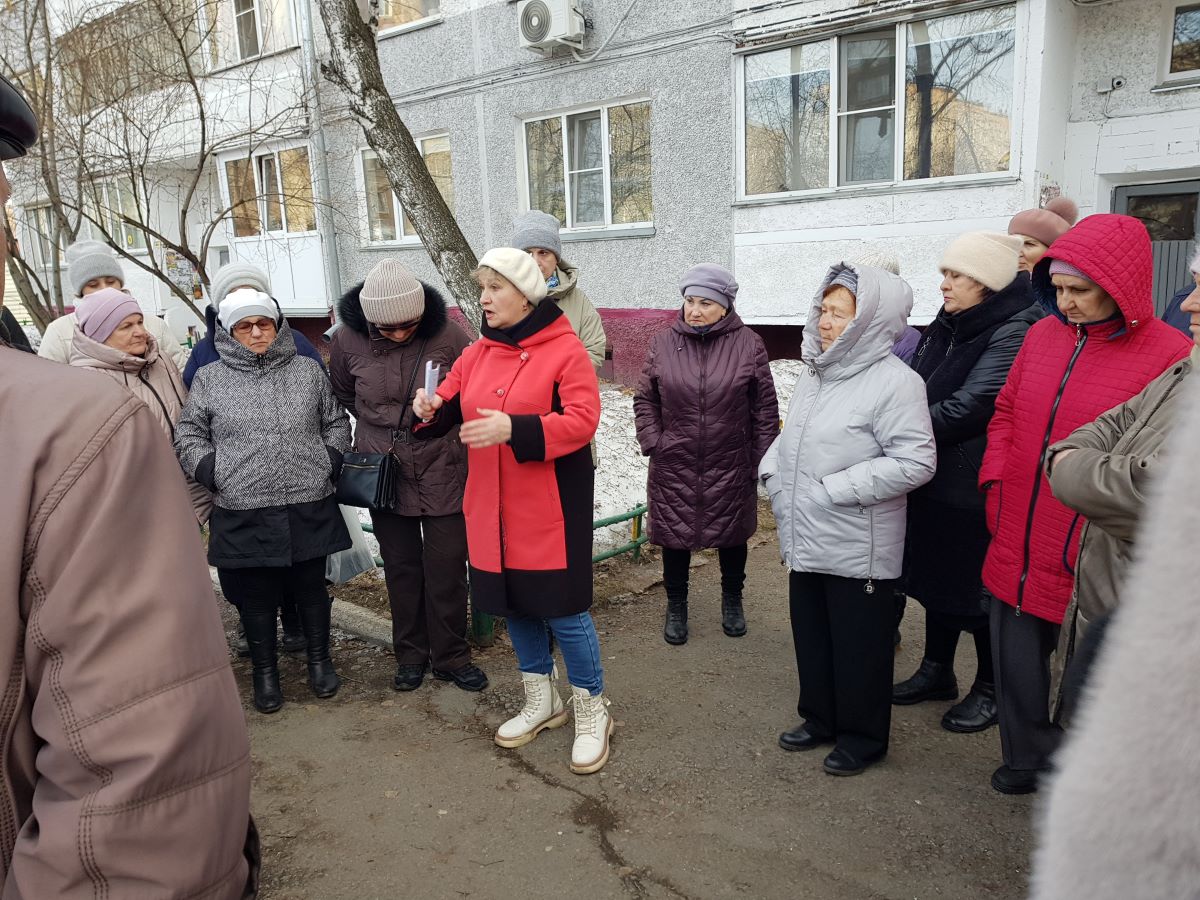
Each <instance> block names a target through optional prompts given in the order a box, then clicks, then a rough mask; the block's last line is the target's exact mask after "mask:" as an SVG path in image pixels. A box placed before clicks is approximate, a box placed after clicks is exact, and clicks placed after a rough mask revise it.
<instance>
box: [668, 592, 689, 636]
mask: <svg viewBox="0 0 1200 900" xmlns="http://www.w3.org/2000/svg"><path fill="white" fill-rule="evenodd" d="M687 603H688V602H687V594H684V595H683V596H682V597H670V596H668V597H667V621H666V623H665V624H664V625H663V640H664V641H666V642H667V643H668V644H676V645H678V644H686V643H687V639H688V627H687V612H688V610H687Z"/></svg>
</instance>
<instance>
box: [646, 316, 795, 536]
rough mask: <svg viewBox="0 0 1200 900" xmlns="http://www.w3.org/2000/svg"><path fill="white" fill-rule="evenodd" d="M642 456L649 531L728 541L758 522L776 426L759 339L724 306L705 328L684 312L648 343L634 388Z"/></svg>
mask: <svg viewBox="0 0 1200 900" xmlns="http://www.w3.org/2000/svg"><path fill="white" fill-rule="evenodd" d="M633 410H634V415H635V417H636V422H637V436H638V443H639V444H640V445H641V448H642V453H643V454H645V455H646V456H649V457H650V477H649V480H648V483H647V492H648V494H649V501H650V530H649V537H650V541H651V542H652V543H655V544H659V545H661V546H663V547H672V548H675V549H678V550H702V549H704V548H707V547H735V546H737V545H738V544H744V543H745V542H746V541H747V540H749V539H750V536H751V535H752V534H754V530H755V529H756V528H757V527H758V494H757V488H756V477H757V472H758V463H759V461H760V460H761V459H762V457H763V454H765V453H766V452H767V448H768V447H770V446H771V442H772V441H774V440H775V438H776V437H777V436H778V435H779V404H778V402H777V401H776V399H775V382H774V380H773V379H772V378H771V368H770V366H768V365H767V350H766V347H764V346H763V342H762V339H761V338H760V337H759V336H758V335H756V334H755V333H754V332H753V331H751V330H750V329H749V328H746V327H745V325H743V324H742V320H741V319H740V318H739V317H738V315H737V313H735V312H730V313H729V315H727V316H726V317H725V318H723V319H721V320H720V321H719V322H717V324H716V325H714V326H713V327H712V328H711V329H710V330H709V331H708V332H707V333H705V334H699V333H698V332H696V331H695V330H694V329H693V328H692V327H691V326H690V325H688V324H686V323H685V322H684V321H683V315H682V313H680V316H679V318H678V319H676V320H675V322H674V324H673V325H672V326H671V327H670V328H669V329H666V330H664V331H662V332H659V334H657V335H656V336H655V338H654V341H653V342H652V343H651V345H650V356H649V358H647V360H646V365H645V367H644V368H643V370H642V377H641V380H640V382H639V383H638V389H637V393H636V394H635V395H634V398H633Z"/></svg>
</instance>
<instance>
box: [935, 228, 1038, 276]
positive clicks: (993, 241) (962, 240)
mask: <svg viewBox="0 0 1200 900" xmlns="http://www.w3.org/2000/svg"><path fill="white" fill-rule="evenodd" d="M1020 257H1021V239H1020V238H1019V237H1017V236H1015V235H1011V234H1000V233H999V232H998V231H968V232H967V233H966V234H960V235H959V236H958V237H956V238H955V239H954V240H952V241H951V242H950V246H949V247H947V248H946V250H945V251H944V252H943V253H942V261H941V262H940V263H938V268H939V269H941V270H942V271H943V272H945V271H947V270H949V271H951V272H958V273H959V274H961V275H967V276H969V277H971V278H974V279H975V280H976V281H978V282H979V283H980V284H982V285H983V286H984V287H986V288H990V289H991V290H993V291H1002V290H1004V289H1005V288H1006V287H1008V286H1009V285H1010V284H1012V281H1013V279H1014V278H1016V277H1017V264H1018V263H1019V261H1020Z"/></svg>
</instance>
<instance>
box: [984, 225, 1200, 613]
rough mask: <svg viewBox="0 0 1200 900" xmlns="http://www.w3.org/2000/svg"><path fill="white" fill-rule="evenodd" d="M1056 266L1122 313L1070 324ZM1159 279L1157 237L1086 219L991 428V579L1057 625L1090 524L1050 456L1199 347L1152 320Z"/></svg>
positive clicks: (1058, 246) (1064, 254)
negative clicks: (1155, 277) (1050, 469)
mask: <svg viewBox="0 0 1200 900" xmlns="http://www.w3.org/2000/svg"><path fill="white" fill-rule="evenodd" d="M1052 258H1053V259H1061V260H1063V261H1064V262H1069V263H1071V264H1072V265H1074V266H1076V267H1078V268H1079V269H1081V270H1082V271H1083V272H1086V273H1087V274H1088V277H1089V278H1091V279H1092V280H1094V281H1095V282H1096V283H1097V284H1098V285H1100V287H1102V288H1104V290H1105V291H1107V292H1108V294H1109V295H1110V296H1112V298H1113V299H1114V300H1116V302H1117V306H1118V308H1119V310H1120V316H1119V317H1118V318H1116V319H1113V320H1110V321H1107V322H1100V323H1097V324H1094V325H1081V326H1076V325H1071V324H1069V323H1068V322H1067V321H1066V319H1065V318H1064V317H1063V316H1062V315H1061V314H1060V313H1059V312H1058V309H1057V306H1056V305H1055V300H1054V297H1055V291H1054V286H1053V284H1051V281H1050V274H1049V269H1050V260H1051V259H1052ZM1152 271H1153V263H1152V258H1151V251H1150V239H1149V236H1148V235H1147V234H1146V229H1145V228H1144V227H1143V225H1142V224H1141V223H1140V222H1138V221H1137V220H1136V219H1133V218H1130V217H1129V216H1120V215H1110V214H1102V215H1095V216H1088V217H1087V218H1086V219H1084V220H1083V221H1082V222H1080V223H1079V224H1078V225H1076V226H1075V227H1074V228H1072V229H1071V230H1070V231H1068V232H1067V233H1066V234H1065V235H1063V236H1062V237H1061V238H1059V239H1058V240H1057V241H1055V242H1054V243H1053V244H1052V245H1051V246H1050V250H1049V251H1048V253H1047V256H1046V258H1045V259H1044V260H1043V261H1042V262H1040V263H1039V264H1038V266H1037V268H1036V269H1035V270H1034V274H1033V282H1034V290H1035V292H1036V293H1037V295H1038V298H1039V300H1041V302H1042V304H1043V305H1044V306H1045V307H1046V308H1047V310H1048V311H1049V312H1050V313H1051V314H1050V315H1048V316H1047V317H1046V318H1044V319H1042V320H1041V321H1040V322H1038V323H1037V324H1036V325H1034V326H1033V327H1032V328H1031V329H1030V330H1029V334H1028V336H1027V337H1026V338H1025V343H1024V344H1023V345H1022V347H1021V351H1020V353H1019V354H1018V355H1017V359H1016V362H1014V363H1013V367H1012V370H1011V371H1010V372H1009V376H1008V381H1007V382H1006V383H1005V385H1004V388H1003V389H1002V390H1001V391H1000V396H999V397H998V398H997V399H996V413H995V416H994V417H993V418H992V421H991V424H990V425H989V426H988V445H987V452H986V453H985V455H984V459H983V466H982V467H981V468H980V471H979V484H980V486H981V487H986V486H987V485H988V484H989V483H990V484H991V486H990V487H989V488H986V489H987V500H988V503H987V508H988V527H989V528H990V529H991V532H992V541H991V544H990V545H989V547H988V552H987V559H986V561H985V563H984V567H983V583H984V585H985V586H986V587H987V589H988V590H989V591H990V592H991V593H992V594H993V595H994V596H996V597H997V598H999V599H1000V600H1003V601H1004V602H1005V603H1007V604H1009V605H1010V606H1015V607H1016V608H1017V609H1018V610H1019V611H1021V612H1027V613H1031V614H1033V615H1035V616H1037V617H1039V618H1041V619H1046V620H1047V621H1050V622H1054V623H1056V624H1057V623H1061V622H1062V619H1063V613H1064V612H1065V611H1066V607H1067V603H1068V601H1069V600H1070V597H1071V586H1072V584H1073V582H1074V568H1075V559H1076V556H1077V555H1078V552H1079V543H1078V542H1079V532H1080V530H1081V528H1082V524H1083V523H1082V522H1081V520H1080V517H1079V516H1078V515H1076V514H1075V513H1074V512H1073V511H1072V510H1070V509H1068V508H1067V507H1066V506H1064V505H1063V504H1062V503H1060V502H1059V501H1058V500H1056V499H1055V498H1054V494H1053V493H1051V491H1050V485H1049V482H1048V481H1047V480H1046V475H1045V462H1046V450H1047V448H1048V447H1049V446H1050V445H1051V444H1052V443H1054V442H1055V441H1059V440H1062V439H1063V438H1065V437H1066V436H1067V435H1069V434H1070V433H1071V432H1072V431H1074V430H1075V429H1076V428H1078V427H1079V426H1081V425H1084V424H1086V423H1088V422H1090V421H1092V420H1093V419H1095V418H1096V417H1097V416H1098V415H1100V414H1101V413H1103V412H1105V411H1107V410H1109V409H1111V408H1112V407H1114V406H1116V405H1118V404H1120V403H1124V402H1125V401H1126V400H1128V399H1129V398H1130V397H1132V396H1134V395H1135V394H1137V393H1138V392H1139V391H1141V390H1142V388H1144V387H1145V386H1146V385H1147V384H1149V383H1150V382H1151V381H1153V380H1154V379H1155V378H1156V377H1157V376H1158V375H1160V374H1161V373H1162V372H1163V370H1165V369H1166V368H1167V367H1168V366H1170V365H1171V364H1172V363H1174V362H1176V361H1178V360H1180V359H1182V358H1183V357H1185V356H1187V354H1188V352H1189V351H1190V348H1191V342H1189V341H1188V340H1187V338H1185V337H1184V336H1183V335H1182V334H1180V333H1179V332H1178V331H1176V330H1174V329H1173V328H1171V327H1170V326H1168V325H1164V324H1163V323H1162V322H1160V321H1159V320H1158V319H1156V318H1155V317H1154V304H1153V301H1152V300H1151V293H1150V283H1151V275H1152Z"/></svg>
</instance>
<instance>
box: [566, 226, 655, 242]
mask: <svg viewBox="0 0 1200 900" xmlns="http://www.w3.org/2000/svg"><path fill="white" fill-rule="evenodd" d="M654 233H655V232H654V223H652V222H650V223H646V224H644V225H604V226H601V227H598V228H572V229H570V230H567V229H565V228H564V229H563V230H562V231H561V232H559V239H560V240H561V241H562V242H563V243H564V244H566V243H572V242H575V241H619V240H622V239H624V238H646V237H654Z"/></svg>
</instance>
